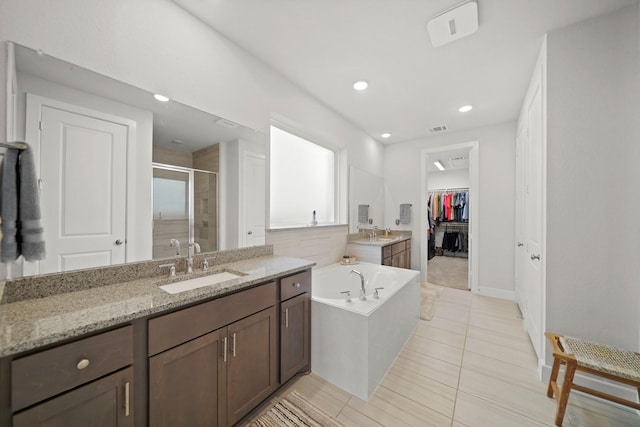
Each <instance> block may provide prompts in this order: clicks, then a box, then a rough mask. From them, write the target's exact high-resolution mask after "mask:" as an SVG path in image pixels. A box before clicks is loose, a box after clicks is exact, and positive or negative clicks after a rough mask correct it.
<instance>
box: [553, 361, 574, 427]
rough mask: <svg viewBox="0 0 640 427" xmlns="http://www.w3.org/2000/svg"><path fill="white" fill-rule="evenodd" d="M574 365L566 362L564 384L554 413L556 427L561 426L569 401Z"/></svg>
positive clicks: (571, 362)
mask: <svg viewBox="0 0 640 427" xmlns="http://www.w3.org/2000/svg"><path fill="white" fill-rule="evenodd" d="M576 365H577V364H576V362H575V361H570V360H567V368H566V369H565V372H564V382H563V383H562V390H560V396H558V397H559V399H558V410H557V411H556V425H557V426H558V427H561V426H562V420H563V419H564V413H565V411H566V410H567V402H568V401H569V393H570V392H571V386H572V385H573V376H574V375H575V373H576Z"/></svg>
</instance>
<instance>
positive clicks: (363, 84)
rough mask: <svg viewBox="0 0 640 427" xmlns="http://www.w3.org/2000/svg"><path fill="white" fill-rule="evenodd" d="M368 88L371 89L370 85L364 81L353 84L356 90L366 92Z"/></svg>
mask: <svg viewBox="0 0 640 427" xmlns="http://www.w3.org/2000/svg"><path fill="white" fill-rule="evenodd" d="M367 87H369V83H368V82H366V81H364V80H358V81H357V82H355V83H354V84H353V88H354V89H355V90H365V89H366V88H367Z"/></svg>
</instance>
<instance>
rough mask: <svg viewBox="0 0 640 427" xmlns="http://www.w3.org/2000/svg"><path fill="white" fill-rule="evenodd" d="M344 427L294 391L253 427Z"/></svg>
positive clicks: (262, 416) (253, 423)
mask: <svg viewBox="0 0 640 427" xmlns="http://www.w3.org/2000/svg"><path fill="white" fill-rule="evenodd" d="M276 426H277V427H280V426H283V427H298V426H300V427H302V426H308V427H344V424H342V423H341V422H339V421H337V420H334V419H333V418H331V417H330V416H328V415H327V414H325V413H324V412H322V410H320V409H319V408H317V407H316V406H314V405H312V404H311V403H310V402H309V401H307V400H306V399H305V398H303V397H302V396H301V395H300V394H298V393H296V392H295V391H292V392H291V393H289V394H288V395H287V397H285V398H284V399H282V400H281V401H280V402H278V403H276V404H275V406H274V407H273V408H271V409H269V411H267V412H266V413H264V414H263V415H261V416H260V418H258V419H257V420H255V421H254V422H252V423H251V427H276Z"/></svg>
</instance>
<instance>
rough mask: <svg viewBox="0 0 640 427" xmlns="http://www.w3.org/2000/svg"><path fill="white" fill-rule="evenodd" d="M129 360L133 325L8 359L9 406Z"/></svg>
mask: <svg viewBox="0 0 640 427" xmlns="http://www.w3.org/2000/svg"><path fill="white" fill-rule="evenodd" d="M132 363H133V326H131V325H129V326H125V327H123V328H120V329H116V330H113V331H109V332H104V333H102V334H99V335H94V336H91V337H88V338H84V339H81V340H78V341H75V342H72V343H69V344H64V345H61V346H59V347H55V348H52V349H50V350H45V351H41V352H40V353H35V354H32V355H29V356H25V357H23V358H20V359H15V360H13V361H12V362H11V384H12V385H11V407H12V408H13V410H14V411H18V410H20V409H22V408H25V407H27V406H29V405H32V404H34V403H36V402H39V401H41V400H44V399H47V398H49V397H51V396H55V395H56V394H59V393H61V392H64V391H66V390H70V389H72V388H74V387H76V386H79V385H81V384H84V383H87V382H89V381H92V380H94V379H96V378H99V377H102V376H104V375H107V374H109V373H111V372H114V371H116V370H118V369H120V368H122V367H125V366H128V365H131V364H132Z"/></svg>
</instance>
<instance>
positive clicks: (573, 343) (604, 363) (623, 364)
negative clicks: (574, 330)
mask: <svg viewBox="0 0 640 427" xmlns="http://www.w3.org/2000/svg"><path fill="white" fill-rule="evenodd" d="M560 343H561V344H562V347H563V348H564V351H565V353H569V354H573V355H574V356H575V357H576V360H577V361H578V364H580V365H582V366H585V367H588V368H591V369H593V370H596V371H600V372H606V373H607V374H611V375H615V376H618V377H622V378H626V379H629V380H632V381H640V354H638V353H634V352H632V351H627V350H622V349H620V348H616V347H613V346H608V345H602V344H596V343H593V342H589V341H584V340H581V339H578V338H573V337H567V336H564V337H561V338H560Z"/></svg>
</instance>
